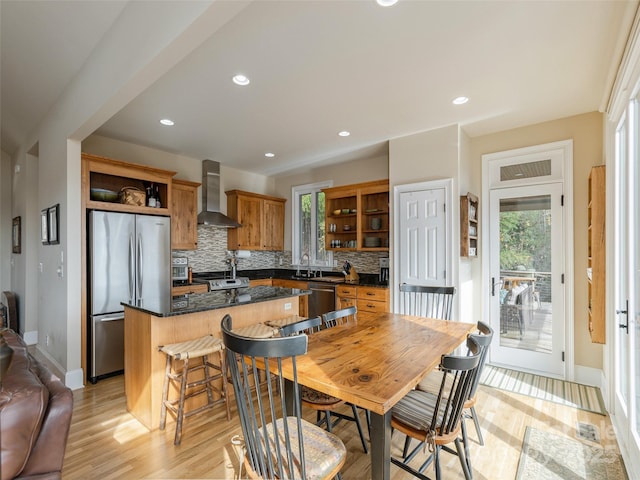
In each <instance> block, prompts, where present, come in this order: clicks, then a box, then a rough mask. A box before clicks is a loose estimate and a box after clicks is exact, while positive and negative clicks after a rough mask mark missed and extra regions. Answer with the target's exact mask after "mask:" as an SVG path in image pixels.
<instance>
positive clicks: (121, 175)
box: [81, 153, 176, 216]
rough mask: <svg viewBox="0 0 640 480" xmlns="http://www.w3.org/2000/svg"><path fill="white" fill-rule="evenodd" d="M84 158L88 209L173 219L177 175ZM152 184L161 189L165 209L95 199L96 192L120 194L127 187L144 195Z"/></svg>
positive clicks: (111, 160) (139, 166)
mask: <svg viewBox="0 0 640 480" xmlns="http://www.w3.org/2000/svg"><path fill="white" fill-rule="evenodd" d="M81 158H82V203H83V207H84V208H86V209H97V210H106V211H112V212H127V213H142V214H147V215H165V216H169V215H170V214H171V208H170V206H171V204H172V188H171V187H172V182H173V180H172V178H173V176H174V175H175V174H176V172H172V171H169V170H162V169H160V168H155V167H149V166H147V165H139V164H136V163H128V162H123V161H121V160H114V159H111V158H107V157H100V156H97V155H91V154H88V153H83V154H82V157H81ZM152 183H153V185H154V186H158V190H159V194H160V203H161V205H162V207H161V208H154V207H147V206H137V205H125V204H123V203H120V202H119V201H118V200H115V201H114V202H105V201H99V200H96V199H93V198H92V196H91V189H92V188H99V189H104V190H111V191H113V192H120V190H121V189H122V188H124V187H134V188H137V189H139V190H141V191H142V192H144V191H145V188H146V187H147V186H148V185H150V184H152Z"/></svg>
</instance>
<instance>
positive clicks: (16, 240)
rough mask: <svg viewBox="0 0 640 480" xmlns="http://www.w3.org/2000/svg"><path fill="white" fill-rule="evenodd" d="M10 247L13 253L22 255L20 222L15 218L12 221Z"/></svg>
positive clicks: (18, 218)
mask: <svg viewBox="0 0 640 480" xmlns="http://www.w3.org/2000/svg"><path fill="white" fill-rule="evenodd" d="M11 245H12V247H13V253H22V221H21V219H20V217H15V218H14V219H13V228H12V230H11Z"/></svg>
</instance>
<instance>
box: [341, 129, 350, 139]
mask: <svg viewBox="0 0 640 480" xmlns="http://www.w3.org/2000/svg"><path fill="white" fill-rule="evenodd" d="M338 135H340V136H341V137H348V136H349V135H351V132H347V131H346V130H343V131H341V132H338Z"/></svg>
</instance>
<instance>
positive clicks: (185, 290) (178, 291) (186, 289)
mask: <svg viewBox="0 0 640 480" xmlns="http://www.w3.org/2000/svg"><path fill="white" fill-rule="evenodd" d="M208 291H209V286H208V285H207V284H206V283H193V284H191V285H179V286H177V287H172V288H171V296H172V297H176V296H178V295H191V294H192V293H207V292H208Z"/></svg>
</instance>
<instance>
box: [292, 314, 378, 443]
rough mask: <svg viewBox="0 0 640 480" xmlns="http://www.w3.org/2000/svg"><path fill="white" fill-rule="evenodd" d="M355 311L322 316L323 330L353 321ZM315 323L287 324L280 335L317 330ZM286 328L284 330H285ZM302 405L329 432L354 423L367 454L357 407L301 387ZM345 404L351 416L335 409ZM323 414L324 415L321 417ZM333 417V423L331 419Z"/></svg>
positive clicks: (312, 320)
mask: <svg viewBox="0 0 640 480" xmlns="http://www.w3.org/2000/svg"><path fill="white" fill-rule="evenodd" d="M356 312H357V309H356V307H348V308H345V309H342V310H337V311H333V312H329V313H326V314H324V315H323V316H322V323H323V324H324V327H325V328H331V327H333V326H336V325H341V324H343V323H347V322H348V321H355V316H356ZM316 323H317V321H316V320H315V319H309V320H307V321H305V320H303V321H300V322H296V323H293V324H289V325H287V326H286V327H283V328H281V329H280V332H281V335H284V334H289V335H294V334H297V333H298V332H302V331H309V329H311V331H313V330H315V329H316V328H317V325H316ZM285 328H286V329H285ZM300 395H301V398H302V405H303V406H305V407H309V408H311V409H313V410H315V411H316V412H317V415H316V425H318V426H321V425H323V424H325V425H326V427H327V430H328V431H329V432H331V431H332V429H333V427H334V426H335V425H336V424H337V423H338V422H339V421H340V420H349V421H352V422H355V424H356V427H357V428H358V433H359V434H360V440H361V441H362V448H363V450H364V453H368V451H369V449H368V447H367V440H366V439H365V438H364V432H363V431H362V424H361V423H360V417H359V415H358V407H356V406H355V405H353V404H351V403H347V402H345V401H344V400H341V399H339V398H337V397H332V396H331V395H327V394H325V393H322V392H318V391H317V390H314V389H313V388H309V387H305V386H302V388H301V394H300ZM343 404H346V405H349V406H350V407H351V411H352V415H347V414H344V413H342V412H338V411H337V408H338V407H340V406H341V405H343ZM323 414H324V415H323ZM332 416H333V417H335V421H334V420H333V419H332Z"/></svg>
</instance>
